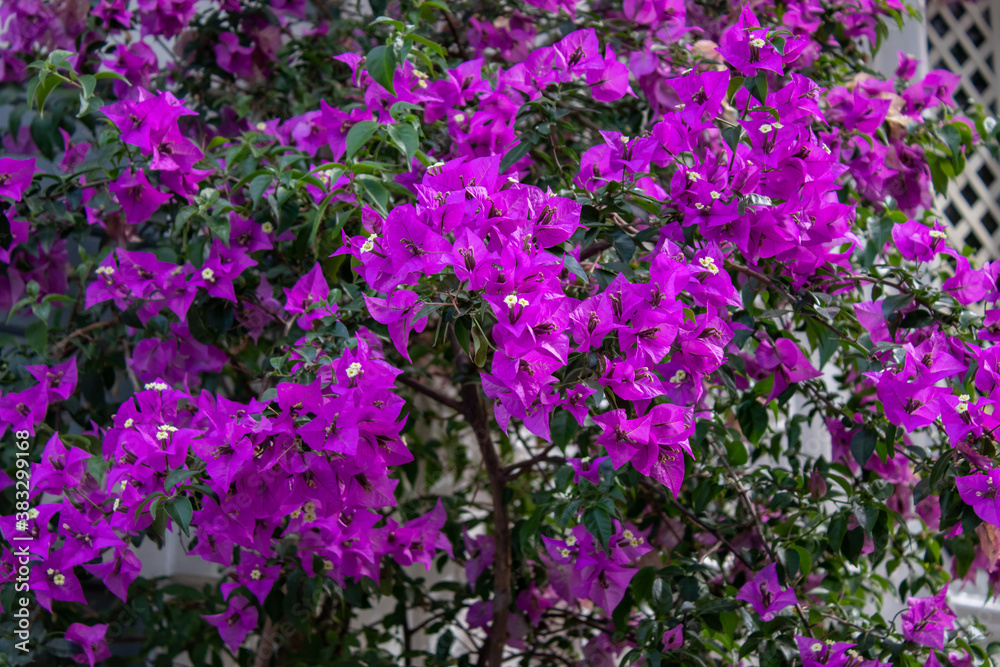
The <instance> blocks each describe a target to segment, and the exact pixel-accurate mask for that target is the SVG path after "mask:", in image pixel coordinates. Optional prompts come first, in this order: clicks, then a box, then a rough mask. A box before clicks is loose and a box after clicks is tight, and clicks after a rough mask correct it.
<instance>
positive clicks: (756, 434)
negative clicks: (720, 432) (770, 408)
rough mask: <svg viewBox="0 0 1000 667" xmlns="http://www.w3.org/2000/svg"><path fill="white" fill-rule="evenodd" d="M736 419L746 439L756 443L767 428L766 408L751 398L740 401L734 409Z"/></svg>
mask: <svg viewBox="0 0 1000 667" xmlns="http://www.w3.org/2000/svg"><path fill="white" fill-rule="evenodd" d="M736 419H737V420H738V421H739V423H740V429H741V430H742V431H743V435H744V436H746V439H747V440H749V441H750V442H752V443H753V444H755V445H756V444H757V443H758V442H760V439H761V437H762V436H763V435H764V432H765V431H766V430H767V409H766V408H765V407H764V406H763V405H761V404H760V403H758V402H757V401H755V400H753V399H749V400H745V401H743V402H742V403H740V407H739V408H737V410H736Z"/></svg>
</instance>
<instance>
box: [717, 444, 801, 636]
mask: <svg viewBox="0 0 1000 667" xmlns="http://www.w3.org/2000/svg"><path fill="white" fill-rule="evenodd" d="M710 444H711V447H712V449H714V450H715V453H716V455H717V456H718V457H719V460H720V461H721V462H722V466H723V467H724V468H725V469H726V473H727V474H728V476H729V479H730V481H732V483H733V486H735V487H736V492H737V493H738V494H739V496H740V500H742V501H743V506H744V507H745V508H746V510H747V512H748V513H749V514H750V518H752V519H753V524H754V527H755V528H756V529H757V534H758V535H759V536H760V541H761V544H763V545H764V551H765V552H766V553H767V557H768V558H769V559H770V560H771V562H772V563H777V562H778V557H777V556H775V554H774V550H773V549H772V548H771V544H770V542H768V541H767V537H766V536H765V534H764V522H763V521H761V520H760V515H759V514H758V513H757V506H756V505H754V503H753V500H751V499H750V493H749V492H748V491H747V489H746V487H745V486H743V482H741V481H740V478H739V477H738V476H737V475H736V473H735V472H734V471H733V469H732V467H731V466H730V465H729V461H728V459H726V454H725V452H723V451H722V450H721V449H719V446H718V445H717V444H716V443H714V442H711V443H710ZM795 611H796V612H798V615H799V619H800V620H801V621H802V625H803V626H804V627H805V629H806V635H808V636H809V637H812V636H813V634H812V628H810V627H809V619H808V618H806V613H805V612H804V611H803V610H802V605H801V604H799V603H798V602H796V603H795Z"/></svg>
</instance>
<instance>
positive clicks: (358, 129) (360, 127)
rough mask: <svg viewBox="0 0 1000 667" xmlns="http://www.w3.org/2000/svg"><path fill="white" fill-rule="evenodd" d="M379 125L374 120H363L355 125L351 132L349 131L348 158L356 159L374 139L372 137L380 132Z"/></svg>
mask: <svg viewBox="0 0 1000 667" xmlns="http://www.w3.org/2000/svg"><path fill="white" fill-rule="evenodd" d="M378 128H379V124H378V123H377V122H376V121H374V120H362V121H359V122H357V123H355V124H354V125H353V126H352V127H351V129H350V130H348V131H347V140H346V148H347V157H348V158H352V157H354V155H355V153H357V152H358V151H359V150H360V149H361V147H362V146H364V145H365V144H366V143H368V140H369V139H371V138H372V135H373V134H375V133H376V132H377V131H378Z"/></svg>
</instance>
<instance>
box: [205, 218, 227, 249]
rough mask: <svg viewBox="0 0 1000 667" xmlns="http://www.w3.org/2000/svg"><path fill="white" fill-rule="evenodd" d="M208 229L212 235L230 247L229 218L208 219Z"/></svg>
mask: <svg viewBox="0 0 1000 667" xmlns="http://www.w3.org/2000/svg"><path fill="white" fill-rule="evenodd" d="M208 229H209V231H211V232H212V235H213V236H215V237H216V238H218V239H219V240H220V241H222V242H223V243H225V244H226V247H227V248H228V247H229V216H214V215H213V216H210V217H209V218H208Z"/></svg>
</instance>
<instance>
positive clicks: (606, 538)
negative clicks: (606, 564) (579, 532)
mask: <svg viewBox="0 0 1000 667" xmlns="http://www.w3.org/2000/svg"><path fill="white" fill-rule="evenodd" d="M583 525H584V526H585V527H586V528H587V531H588V532H589V533H590V534H591V535H593V536H594V537H596V538H597V539H598V541H600V543H601V546H602V547H604V550H605V551H607V550H608V548H609V546H610V544H611V535H612V533H613V532H614V528H613V526H612V524H611V515H610V514H608V512H607V510H605V509H604V508H603V507H591V508H590V509H588V510H587V511H586V512H584V513H583Z"/></svg>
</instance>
